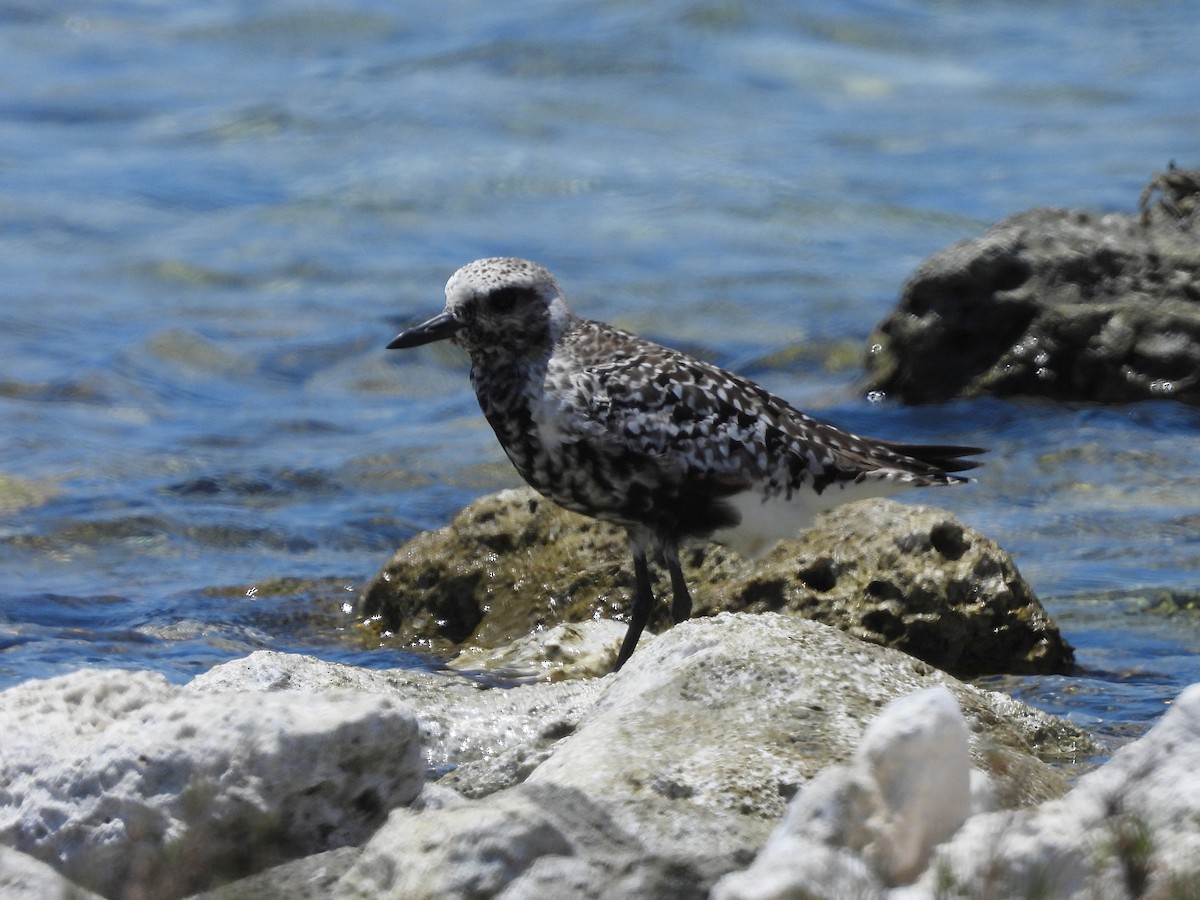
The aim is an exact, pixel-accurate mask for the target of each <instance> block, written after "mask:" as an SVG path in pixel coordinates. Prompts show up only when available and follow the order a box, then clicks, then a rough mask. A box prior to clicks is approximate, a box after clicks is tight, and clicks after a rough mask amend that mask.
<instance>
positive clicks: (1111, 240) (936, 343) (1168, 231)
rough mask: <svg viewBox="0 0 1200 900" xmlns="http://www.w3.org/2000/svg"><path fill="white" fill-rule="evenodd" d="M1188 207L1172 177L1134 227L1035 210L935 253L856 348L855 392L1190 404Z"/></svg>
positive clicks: (1195, 376)
mask: <svg viewBox="0 0 1200 900" xmlns="http://www.w3.org/2000/svg"><path fill="white" fill-rule="evenodd" d="M1198 198H1200V172H1197V171H1192V170H1183V169H1171V170H1169V171H1167V172H1164V173H1162V174H1160V175H1158V176H1156V177H1155V178H1154V179H1153V180H1152V181H1151V182H1150V184H1149V185H1147V188H1146V191H1145V192H1143V195H1142V198H1141V206H1142V211H1141V212H1140V213H1130V214H1124V213H1116V212H1114V213H1107V214H1103V215H1101V214H1096V213H1090V212H1084V211H1079V210H1064V209H1049V208H1043V209H1033V210H1030V211H1028V212H1024V213H1021V214H1019V215H1016V216H1013V217H1011V218H1009V219H1006V220H1004V221H1002V222H1000V223H998V224H997V225H995V226H993V227H992V228H991V229H990V230H989V231H988V232H987V233H986V234H984V235H982V236H981V237H978V238H975V239H973V240H968V241H963V242H962V243H959V244H955V245H954V246H952V247H949V248H947V249H945V250H942V251H940V252H939V253H937V254H935V255H934V256H932V257H930V258H929V259H928V260H926V261H925V262H924V263H922V265H921V266H920V267H919V268H918V269H917V271H916V272H915V273H914V274H913V275H912V276H911V277H910V278H909V280H908V282H907V283H906V284H905V286H904V288H903V291H902V294H901V298H900V301H899V303H898V304H897V306H896V309H895V310H894V311H893V312H891V313H890V314H889V315H888V316H887V317H886V318H885V319H884V320H883V321H882V322H880V324H879V325H878V326H876V328H875V330H874V332H873V333H872V335H871V337H870V339H869V340H868V348H869V350H868V354H867V361H866V362H867V382H866V387H867V390H869V391H879V392H882V393H884V394H886V395H888V396H890V397H895V398H898V399H901V400H904V401H905V402H908V403H930V402H938V401H944V400H948V399H951V398H953V397H973V396H980V395H995V396H1011V395H1031V396H1042V397H1051V398H1055V399H1060V400H1093V401H1101V402H1128V401H1134V400H1146V399H1168V398H1170V399H1176V400H1180V401H1182V402H1185V403H1191V404H1196V403H1200V230H1198V229H1200V225H1198V224H1197V218H1196V208H1197V200H1198Z"/></svg>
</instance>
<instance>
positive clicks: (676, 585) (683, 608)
mask: <svg viewBox="0 0 1200 900" xmlns="http://www.w3.org/2000/svg"><path fill="white" fill-rule="evenodd" d="M665 556H666V558H667V571H668V572H670V573H671V621H672V622H674V623H675V624H676V625H678V624H679V623H680V622H682V621H684V620H685V619H687V618H688V617H690V616H691V614H692V595H691V594H689V593H688V586H687V582H686V581H684V578H683V569H682V568H680V566H679V553H678V551H676V550H674V549H671V550H668V551H667V552H666V554H665Z"/></svg>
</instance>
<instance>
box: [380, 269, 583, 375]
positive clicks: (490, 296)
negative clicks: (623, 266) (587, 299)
mask: <svg viewBox="0 0 1200 900" xmlns="http://www.w3.org/2000/svg"><path fill="white" fill-rule="evenodd" d="M570 315H571V314H570V312H569V311H568V310H567V305H566V301H565V300H564V299H563V295H562V291H561V290H559V287H558V283H557V282H555V280H554V276H553V275H551V274H550V273H549V272H548V271H546V270H545V269H543V268H542V267H541V266H539V265H537V264H536V263H531V262H529V261H528V260H524V259H513V258H507V257H497V258H491V259H477V260H475V262H473V263H468V264H467V265H465V266H463V267H462V268H461V269H459V270H458V271H457V272H455V273H454V274H453V275H451V276H450V280H449V281H447V282H446V308H445V309H444V310H443V311H442V312H441V313H440V314H438V315H436V316H434V317H433V318H432V319H430V320H429V321H427V322H424V323H422V324H420V325H417V326H415V327H413V328H409V329H407V330H406V331H402V332H400V334H398V335H397V336H396V337H395V339H394V340H393V341H392V342H391V343H390V344H388V349H390V350H395V349H403V348H407V347H418V346H420V345H421V344H428V343H431V342H433V341H440V340H447V339H448V340H450V341H451V342H453V343H455V344H458V345H459V346H460V347H462V348H464V349H465V350H466V351H467V352H468V353H469V354H470V355H471V359H472V361H474V362H477V363H478V362H481V361H483V360H490V361H495V362H523V361H527V360H530V359H534V358H536V357H538V356H541V355H544V354H546V353H548V352H549V350H550V348H551V347H552V346H553V344H554V342H555V341H556V340H557V339H558V337H559V336H560V335H561V334H562V332H563V330H564V329H565V328H566V326H567V323H568V321H569V319H570Z"/></svg>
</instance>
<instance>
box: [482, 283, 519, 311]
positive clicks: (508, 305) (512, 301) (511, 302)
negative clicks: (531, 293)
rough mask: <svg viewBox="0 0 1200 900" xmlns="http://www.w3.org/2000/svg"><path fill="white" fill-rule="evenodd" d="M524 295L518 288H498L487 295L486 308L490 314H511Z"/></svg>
mask: <svg viewBox="0 0 1200 900" xmlns="http://www.w3.org/2000/svg"><path fill="white" fill-rule="evenodd" d="M524 293H525V292H524V291H522V290H521V289H520V288H499V289H497V290H494V291H492V292H491V293H490V294H488V307H489V308H490V309H491V310H492V312H498V313H509V312H512V311H513V307H515V306H516V305H517V301H518V300H520V299H521V296H522V295H523V294H524Z"/></svg>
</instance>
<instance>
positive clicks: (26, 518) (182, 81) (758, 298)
mask: <svg viewBox="0 0 1200 900" xmlns="http://www.w3.org/2000/svg"><path fill="white" fill-rule="evenodd" d="M1197 45H1200V17H1196V16H1195V15H1193V14H1192V13H1191V10H1190V7H1189V5H1188V4H1184V3H1179V2H1175V3H1168V2H1162V3H1156V2H1147V3H1138V4H1128V3H1115V2H1107V3H1103V2H1102V3H1084V2H1062V3H1057V4H1041V5H1037V6H1033V5H1028V4H1021V3H993V4H986V5H984V6H979V5H970V6H968V5H961V4H954V3H932V2H930V3H916V2H892V3H887V2H884V3H850V2H845V3H838V4H832V5H830V4H826V5H824V6H823V7H822V9H821V10H820V11H813V12H808V11H803V12H802V11H798V10H797V9H795V8H794V5H792V4H786V3H765V4H764V3H757V4H749V3H746V4H739V3H700V2H666V0H659V2H650V3H637V4H633V3H622V2H607V3H599V4H576V3H562V2H560V3H532V4H522V5H521V6H520V8H519V9H518V8H511V9H510V8H508V7H506V6H504V5H495V4H483V3H470V2H458V3H455V2H451V3H439V4H407V5H405V6H404V7H403V8H400V9H398V8H396V7H395V5H394V4H387V3H382V2H376V3H372V2H366V0H360V2H352V3H344V4H340V5H338V7H337V8H336V9H325V8H320V7H314V6H313V5H312V4H309V3H301V2H282V3H280V2H272V3H270V4H267V3H242V4H211V3H200V4H187V5H179V4H154V3H146V2H136V0H135V2H122V3H116V2H99V3H93V4H89V5H87V7H86V8H84V7H78V6H73V5H68V4H34V3H26V2H3V0H0V60H3V63H0V78H2V79H3V88H4V89H3V94H2V96H3V99H2V100H0V272H2V273H3V277H2V278H0V360H2V362H0V516H2V517H0V567H2V568H0V572H2V573H3V574H2V577H0V686H4V685H11V684H14V683H17V682H19V681H22V680H24V679H27V678H34V677H44V676H48V675H52V674H55V673H59V672H63V671H67V670H71V669H74V668H78V667H81V666H86V665H120V666H137V667H147V668H153V669H158V670H161V671H163V672H165V673H166V674H167V675H168V676H169V677H171V678H173V679H176V680H186V679H188V678H190V677H192V676H193V675H195V674H196V673H197V672H200V671H203V670H204V669H206V668H208V667H210V666H211V665H213V664H215V663H217V662H220V661H222V660H225V659H229V658H232V657H234V656H238V655H241V654H244V653H245V652H247V651H249V650H251V649H255V648H261V647H271V648H278V649H285V650H303V651H305V652H312V653H316V654H319V655H321V656H324V657H327V658H332V659H337V660H343V661H350V662H354V663H358V664H363V665H374V666H384V665H396V664H406V665H425V664H428V663H427V662H424V661H422V660H420V659H418V658H416V657H402V656H398V655H397V654H395V653H394V652H391V651H381V650H378V649H371V648H370V647H366V646H363V645H362V644H361V643H360V642H356V641H355V640H354V639H353V632H354V628H353V622H352V617H351V616H350V615H349V612H348V610H349V609H350V608H351V607H352V602H353V596H354V594H353V591H354V589H355V588H356V587H357V586H359V585H361V584H362V583H364V582H365V581H366V580H367V579H368V578H369V577H370V576H371V575H372V574H373V573H374V571H375V570H376V569H377V568H378V567H379V566H380V565H381V564H382V563H383V561H384V560H385V559H386V557H387V556H388V554H389V553H390V551H391V550H392V549H393V548H394V547H395V546H396V545H397V544H398V543H399V542H401V541H403V540H404V539H405V538H407V537H409V536H410V535H412V534H413V533H415V532H416V531H417V530H419V529H422V528H428V527H433V526H437V525H440V524H443V523H444V522H445V521H447V519H448V518H449V516H450V515H451V514H452V513H453V512H454V511H455V510H456V509H458V508H459V507H461V506H462V505H463V504H465V503H467V502H469V501H470V500H471V499H473V498H474V497H476V496H478V495H479V494H481V493H483V492H485V491H489V490H493V489H496V488H498V487H501V486H507V485H512V484H515V475H514V474H513V473H512V472H511V471H510V470H509V468H508V466H507V463H505V462H504V461H503V457H502V456H501V454H500V452H499V450H498V449H497V447H496V445H495V442H494V439H493V437H492V435H491V433H490V431H489V430H488V428H487V426H486V424H485V423H484V422H483V420H482V417H481V416H480V415H479V413H478V409H477V407H476V406H475V402H474V399H473V397H472V396H471V395H470V392H469V387H468V384H467V379H466V374H465V365H464V361H463V358H462V357H461V356H460V355H458V354H457V352H456V351H454V350H452V349H449V348H440V347H437V348H429V349H427V350H422V351H418V352H413V353H407V354H400V353H387V352H385V351H384V349H383V347H384V345H385V344H386V343H387V341H388V340H389V339H390V338H391V337H392V335H393V334H394V333H395V331H396V330H397V329H398V328H399V327H400V326H401V325H402V324H404V323H408V322H412V321H414V320H416V319H419V318H421V317H423V316H425V315H427V314H430V313H432V312H434V311H436V310H437V309H438V308H440V304H441V286H442V284H443V283H444V282H445V279H446V278H447V276H448V275H449V274H450V272H452V271H453V270H454V269H455V268H456V267H457V266H458V265H460V264H462V263H463V262H466V261H468V260H470V259H473V258H475V257H479V256H485V255H493V254H514V255H521V256H527V257H530V258H533V259H536V260H538V261H539V262H542V263H544V264H545V265H547V266H549V267H550V268H551V269H553V270H554V271H555V272H556V274H557V275H558V276H559V279H560V281H561V282H562V284H563V285H564V287H565V288H566V290H567V291H568V294H569V295H570V296H571V297H572V299H573V303H574V305H575V307H576V308H577V309H578V310H579V311H581V312H583V313H584V314H586V315H588V316H591V317H596V318H603V319H608V320H611V321H614V322H616V323H618V324H620V325H622V326H625V327H628V328H631V329H633V330H636V331H638V332H640V333H643V334H645V335H647V336H649V337H653V338H656V339H659V340H662V341H664V342H667V343H671V344H674V345H676V346H682V347H684V348H686V349H689V350H691V351H693V352H696V353H700V354H703V355H705V356H707V357H709V358H712V359H714V360H716V361H717V362H719V363H721V364H723V365H727V366H730V367H733V368H736V369H738V370H740V371H743V372H746V373H748V374H750V375H751V376H753V377H755V378H757V379H759V380H761V381H762V382H763V383H764V384H766V385H767V386H768V387H770V388H771V389H773V390H775V391H777V392H779V393H782V394H783V395H784V396H786V397H788V398H789V399H792V400H794V401H795V402H797V403H798V404H800V405H802V406H805V407H806V408H808V409H810V410H812V411H814V412H816V413H818V414H820V415H822V416H824V417H826V418H832V419H834V420H835V421H838V422H839V423H841V424H844V425H846V426H849V427H851V428H854V429H855V430H859V431H862V432H866V433H868V434H879V435H881V436H889V437H895V438H907V439H913V440H927V441H961V442H967V443H983V444H986V445H988V446H990V447H992V448H993V452H992V454H991V455H990V457H989V460H988V466H987V467H986V468H985V469H983V470H981V473H980V480H979V483H978V484H977V485H975V486H973V487H971V488H967V489H963V490H954V491H944V492H938V493H935V494H932V495H930V494H926V495H923V497H922V499H923V500H926V501H929V502H934V503H938V504H940V505H944V506H947V507H949V508H951V509H953V510H955V511H956V512H957V513H958V514H959V515H960V516H962V518H964V519H965V520H966V521H967V522H969V523H970V524H972V525H974V526H975V527H977V528H979V529H981V530H982V531H984V532H985V533H987V534H988V535H990V536H992V537H993V538H995V539H996V540H998V541H999V542H1000V543H1001V544H1002V545H1003V546H1005V547H1006V548H1008V549H1010V550H1011V552H1012V553H1013V554H1014V555H1015V557H1016V559H1017V561H1018V564H1019V565H1020V566H1021V568H1022V571H1023V572H1024V573H1025V574H1026V576H1027V577H1028V578H1029V579H1030V580H1031V582H1032V583H1033V585H1034V586H1035V588H1036V590H1037V591H1038V593H1039V595H1040V596H1041V597H1042V598H1043V600H1044V602H1045V603H1046V605H1047V606H1048V608H1049V609H1050V610H1051V612H1052V613H1053V614H1054V615H1055V617H1056V618H1057V619H1058V621H1059V622H1060V624H1061V626H1062V627H1063V629H1064V631H1065V633H1066V634H1067V636H1068V637H1069V639H1070V640H1071V641H1072V642H1073V643H1074V644H1075V646H1076V647H1077V650H1078V658H1079V661H1080V664H1081V667H1082V671H1081V674H1079V675H1078V676H1073V677H1070V678H1051V679H1032V678H1030V679H997V680H995V681H994V682H990V683H992V684H994V685H995V686H1000V687H1004V688H1006V689H1010V690H1013V691H1014V692H1016V693H1018V694H1019V695H1020V696H1022V697H1024V698H1025V699H1027V700H1029V701H1031V702H1033V703H1035V704H1037V705H1039V706H1042V707H1044V708H1047V709H1050V710H1052V711H1054V712H1058V713H1062V714H1064V715H1069V716H1071V717H1073V718H1075V719H1076V720H1077V721H1079V722H1081V723H1083V724H1086V725H1088V726H1090V727H1094V728H1096V729H1098V730H1100V731H1102V732H1106V733H1111V734H1115V735H1125V734H1134V733H1138V732H1139V731H1140V730H1143V729H1144V728H1145V727H1146V726H1147V724H1148V723H1150V722H1152V721H1153V720H1154V719H1155V718H1156V717H1157V716H1158V715H1160V714H1161V712H1162V710H1163V707H1164V705H1165V704H1166V703H1168V702H1170V700H1171V698H1172V697H1174V696H1175V695H1176V694H1177V693H1178V692H1179V690H1180V689H1181V687H1182V686H1183V685H1185V684H1188V683H1191V682H1193V681H1197V680H1200V663H1198V662H1197V656H1196V651H1197V649H1198V647H1200V617H1197V616H1196V615H1194V614H1188V613H1180V614H1176V615H1172V616H1166V615H1163V614H1160V613H1148V612H1146V611H1145V610H1144V609H1143V608H1142V605H1141V602H1142V598H1144V597H1146V596H1152V595H1155V594H1156V593H1158V592H1164V591H1165V592H1168V593H1175V594H1182V595H1189V592H1191V591H1193V590H1195V589H1196V580H1197V579H1196V573H1197V571H1198V570H1200V542H1198V541H1200V539H1198V537H1197V535H1198V533H1200V528H1198V527H1197V526H1200V512H1198V511H1197V508H1196V503H1195V500H1196V498H1197V496H1198V492H1197V488H1198V484H1197V478H1198V476H1197V474H1196V473H1197V472H1200V465H1198V463H1200V459H1198V458H1197V457H1198V456H1200V450H1197V446H1196V444H1197V442H1196V441H1195V434H1196V431H1197V426H1198V425H1200V411H1196V410H1191V409H1186V408H1181V407H1179V406H1176V405H1171V404H1168V403H1162V404H1145V405H1140V406H1135V407H1127V408H1110V409H1104V408H1096V407H1090V406H1063V405H1051V404H1046V403H1040V402H1003V403H1002V402H998V401H979V402H969V403H967V402H964V403H955V404H950V405H948V406H944V407H937V408H918V409H907V408H902V407H899V406H896V405H893V404H890V403H887V402H883V403H868V402H867V401H866V400H865V399H863V398H862V397H861V395H860V393H859V392H858V391H857V390H856V386H855V380H856V377H857V375H858V372H859V368H858V360H859V355H860V353H861V349H862V345H863V341H864V339H865V337H866V335H867V334H868V332H869V331H870V328H871V327H872V326H873V325H874V324H875V323H876V322H877V321H878V320H879V319H881V318H882V317H883V316H884V315H885V314H886V312H887V311H888V309H889V308H890V306H891V304H892V303H893V302H894V300H895V298H896V296H897V295H898V292H899V288H900V285H901V283H902V282H903V280H904V278H905V277H906V275H907V274H908V273H909V272H911V270H912V269H913V267H914V266H915V265H916V264H917V263H918V262H919V261H920V260H921V259H922V258H923V257H924V256H926V255H928V254H929V253H932V252H934V251H936V250H937V249H939V248H941V247H943V246H945V245H947V244H948V243H950V242H952V241H955V240H959V239H962V238H965V237H970V236H973V235H976V234H978V233H980V232H981V231H982V230H983V229H984V228H985V227H986V226H987V225H988V224H989V223H991V222H993V221H995V220H996V219H998V218H1000V217H1003V216H1005V215H1008V214H1011V213H1014V212H1018V211H1020V210H1023V209H1026V208H1028V207H1031V206H1034V205H1043V204H1049V205H1059V206H1080V207H1087V208H1092V209H1099V210H1108V209H1121V210H1129V209H1131V208H1132V207H1133V204H1134V202H1135V200H1136V197H1137V194H1138V192H1139V191H1140V190H1141V188H1142V186H1143V184H1144V183H1145V182H1146V180H1147V179H1148V178H1149V177H1150V175H1151V174H1152V173H1153V172H1155V171H1158V170H1161V169H1162V168H1164V167H1165V165H1166V163H1167V161H1168V160H1170V159H1177V160H1178V161H1179V162H1180V163H1181V164H1183V165H1189V164H1195V163H1196V162H1197V160H1196V159H1194V158H1189V154H1194V152H1195V148H1196V147H1197V146H1198V145H1200V113H1198V112H1197V107H1196V104H1195V97H1197V96H1200V70H1198V69H1197V68H1196V66H1195V56H1194V54H1195V47H1196V46H1197ZM281 578H290V579H299V581H298V582H293V583H290V584H289V583H285V584H279V583H278V579H281ZM314 610H315V612H314ZM348 635H349V639H348Z"/></svg>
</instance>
